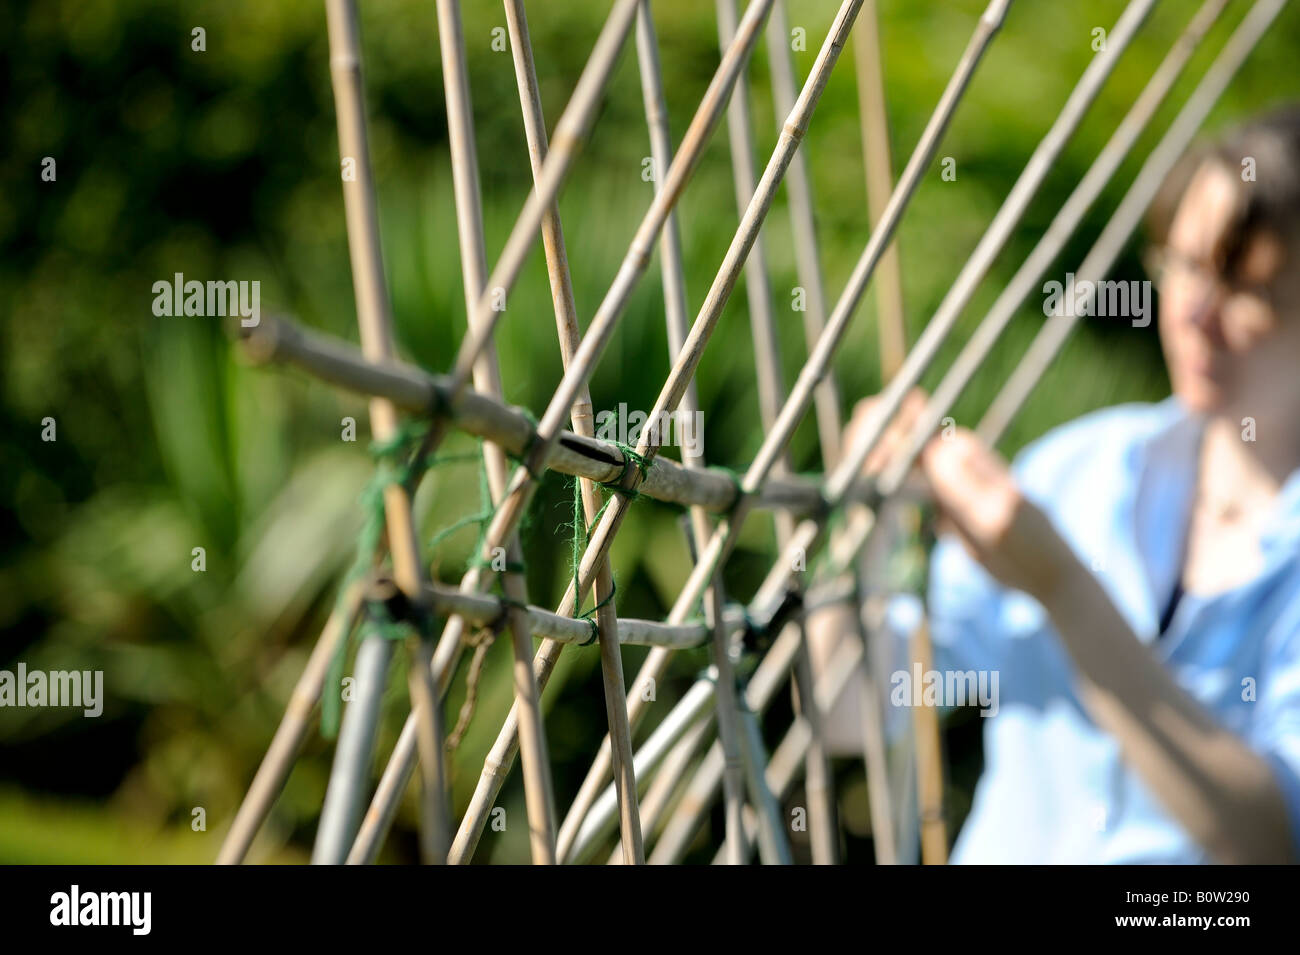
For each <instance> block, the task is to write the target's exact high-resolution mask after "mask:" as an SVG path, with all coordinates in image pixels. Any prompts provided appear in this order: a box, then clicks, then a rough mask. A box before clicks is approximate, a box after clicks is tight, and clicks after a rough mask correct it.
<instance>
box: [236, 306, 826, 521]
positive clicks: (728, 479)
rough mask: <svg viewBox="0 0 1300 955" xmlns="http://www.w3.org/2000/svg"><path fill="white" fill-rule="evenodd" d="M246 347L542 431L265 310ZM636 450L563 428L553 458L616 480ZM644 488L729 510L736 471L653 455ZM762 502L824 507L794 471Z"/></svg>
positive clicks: (523, 435) (524, 435)
mask: <svg viewBox="0 0 1300 955" xmlns="http://www.w3.org/2000/svg"><path fill="white" fill-rule="evenodd" d="M238 334H239V337H240V338H241V339H242V340H243V353H244V354H245V356H246V357H247V358H248V359H249V360H251V361H253V362H255V363H263V362H282V363H286V364H291V365H294V366H295V367H298V368H301V369H303V370H304V371H307V372H309V373H310V374H311V375H312V376H313V377H315V378H318V379H320V380H321V381H325V382H327V383H329V384H333V385H337V386H338V387H341V388H345V389H347V390H349V391H354V392H356V393H358V394H363V395H371V396H381V397H385V398H388V399H390V400H391V401H392V402H393V403H394V404H396V405H397V406H398V407H399V408H402V409H404V410H407V411H411V412H415V413H424V414H429V415H434V414H440V413H449V414H450V415H451V417H452V420H453V421H454V423H455V425H456V427H457V428H459V429H460V430H462V431H464V432H465V433H466V434H471V435H474V436H475V437H479V438H483V439H485V440H487V441H491V442H493V443H494V444H498V445H500V446H501V447H503V448H505V449H506V450H507V451H508V452H510V453H511V454H513V455H516V456H520V455H522V454H523V453H524V451H525V450H526V449H527V448H528V447H530V446H531V445H532V444H533V442H534V441H535V437H536V434H537V430H536V427H535V426H534V424H533V422H532V420H531V419H530V417H529V416H528V415H527V413H525V412H524V411H522V410H520V409H518V408H515V407H513V406H511V405H507V404H503V403H502V402H499V401H496V400H495V399H492V398H489V397H487V396H486V395H481V394H479V393H477V392H475V391H466V392H465V393H464V394H463V395H462V397H461V399H460V401H459V402H458V403H457V405H456V407H455V409H454V410H449V409H448V406H447V404H446V401H445V399H446V397H447V396H448V395H449V394H450V391H449V388H450V384H449V381H448V379H447V378H446V377H445V376H441V375H431V374H429V373H428V372H426V371H424V370H423V369H421V368H418V367H416V366H415V365H410V364H407V363H405V362H400V361H387V362H381V363H373V362H368V361H366V360H365V358H364V357H362V355H361V353H360V352H359V351H358V350H357V349H356V347H355V346H353V345H351V344H349V343H347V342H344V341H342V340H341V339H336V338H331V337H329V336H326V335H323V334H321V333H319V332H313V331H311V330H309V329H307V328H304V327H302V326H300V325H298V324H297V323H295V322H292V321H290V320H289V319H285V318H272V317H270V316H263V317H262V320H261V322H260V323H259V324H258V326H257V327H256V328H251V329H240V330H239V332H238ZM628 463H629V462H628V458H627V456H626V455H625V454H624V453H623V451H622V449H620V448H619V446H618V445H617V444H615V443H613V442H610V441H606V440H604V439H602V438H588V437H583V436H581V435H578V434H575V433H573V432H572V431H567V430H566V431H562V432H561V433H560V437H559V439H558V440H557V441H556V443H555V447H554V448H553V449H552V451H551V454H550V456H549V457H548V458H547V459H546V464H545V466H546V467H547V468H549V469H551V470H553V471H558V472H559V473H561V474H569V475H573V476H575V477H583V478H587V479H589V480H591V481H595V482H596V483H598V484H613V483H614V482H615V481H617V480H618V479H619V478H620V477H621V476H622V475H624V474H625V473H626V472H627V471H628ZM636 490H637V493H639V494H644V495H646V496H647V497H652V498H654V499H655V500H658V501H663V502H665V503H668V504H680V505H682V506H683V507H692V506H698V507H703V508H705V509H706V510H708V511H710V512H713V513H722V512H725V511H727V510H728V509H729V508H731V507H732V506H734V505H735V503H736V500H737V493H738V492H737V485H736V478H735V476H734V475H733V474H732V473H731V472H729V471H724V470H721V469H702V470H691V469H689V468H686V467H684V466H683V465H681V464H678V463H677V462H676V461H671V460H668V459H666V458H661V457H660V458H656V459H655V460H654V461H651V462H647V464H646V474H645V481H644V483H642V484H640V485H639V486H638V487H637V489H636ZM755 506H756V507H758V508H760V509H761V508H774V509H775V508H780V509H783V510H788V511H790V512H791V513H793V514H797V515H805V514H815V513H819V512H820V511H821V510H822V508H823V502H822V498H821V492H820V490H819V482H818V478H817V476H816V475H813V476H809V477H797V476H791V477H786V478H781V479H773V480H771V481H769V482H768V483H767V485H766V486H765V487H764V488H763V491H762V492H761V493H760V494H759V495H758V500H757V501H756V502H755Z"/></svg>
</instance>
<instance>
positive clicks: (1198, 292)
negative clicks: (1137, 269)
mask: <svg viewBox="0 0 1300 955" xmlns="http://www.w3.org/2000/svg"><path fill="white" fill-rule="evenodd" d="M1142 264H1143V265H1144V266H1146V270H1147V273H1148V274H1149V275H1150V276H1151V277H1152V279H1154V280H1155V283H1156V284H1157V285H1159V286H1161V287H1162V288H1168V287H1169V286H1171V285H1173V284H1175V283H1181V284H1183V285H1184V286H1185V287H1187V288H1189V289H1192V290H1193V291H1194V295H1193V297H1194V298H1195V299H1197V300H1198V301H1205V300H1206V299H1208V298H1209V297H1210V296H1211V295H1214V296H1216V297H1217V296H1222V301H1228V300H1229V299H1232V298H1235V297H1237V296H1242V297H1246V298H1253V299H1257V300H1259V301H1261V302H1265V303H1268V302H1271V300H1272V287H1271V285H1270V283H1268V282H1242V281H1240V280H1239V279H1236V278H1230V277H1226V276H1224V275H1223V273H1222V272H1221V271H1220V270H1219V269H1218V268H1217V267H1215V266H1213V265H1210V264H1209V263H1207V262H1203V261H1200V260H1199V259H1194V258H1192V257H1191V256H1189V255H1186V254H1184V253H1182V252H1179V251H1177V250H1175V249H1171V248H1170V247H1169V246H1167V245H1161V246H1152V247H1151V248H1148V249H1147V250H1146V252H1145V253H1143V256H1142Z"/></svg>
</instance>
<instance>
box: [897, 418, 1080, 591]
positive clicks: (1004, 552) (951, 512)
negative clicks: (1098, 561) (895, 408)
mask: <svg viewBox="0 0 1300 955" xmlns="http://www.w3.org/2000/svg"><path fill="white" fill-rule="evenodd" d="M921 465H922V469H923V471H924V474H925V478H926V481H927V483H928V484H929V486H930V492H931V494H932V495H933V497H934V501H935V504H936V505H937V507H938V508H939V510H940V512H941V514H942V515H943V516H944V517H945V518H947V520H948V521H949V522H951V524H952V525H953V527H954V528H955V529H956V531H957V534H958V536H959V537H961V539H962V542H963V543H964V544H965V545H966V549H967V550H969V551H970V553H971V556H973V557H974V558H975V559H976V560H978V561H979V562H980V563H981V564H983V565H984V568H985V569H986V570H988V572H989V573H990V574H992V575H993V576H994V577H996V578H997V579H998V580H999V581H1000V582H1001V583H1003V584H1004V585H1005V586H1007V587H1011V588H1013V589H1015V590H1023V591H1024V592H1026V593H1028V594H1030V595H1031V596H1033V597H1036V598H1037V599H1038V600H1039V602H1040V603H1043V604H1044V605H1047V604H1048V603H1049V601H1051V600H1052V599H1053V598H1054V597H1055V596H1056V594H1057V593H1058V591H1059V589H1060V588H1061V586H1062V584H1063V582H1065V578H1068V577H1069V576H1070V574H1071V571H1072V569H1073V568H1078V567H1081V565H1079V564H1078V561H1077V560H1073V559H1072V556H1073V555H1072V553H1071V552H1070V550H1069V547H1068V545H1066V543H1065V542H1064V541H1063V540H1062V539H1061V536H1060V535H1059V534H1058V533H1057V532H1056V528H1054V527H1053V526H1052V523H1051V521H1049V520H1048V519H1047V516H1046V515H1045V514H1044V513H1043V512H1042V511H1041V510H1039V508H1038V507H1037V506H1035V505H1034V504H1032V503H1031V502H1030V501H1028V500H1026V499H1025V497H1024V495H1022V494H1021V493H1020V489H1019V488H1018V487H1017V486H1016V482H1015V480H1014V479H1013V478H1012V476H1011V471H1010V470H1009V469H1008V468H1007V465H1006V463H1005V462H1004V461H1003V460H1002V458H1001V457H999V456H998V454H997V453H996V452H995V451H992V450H991V449H989V448H988V447H987V446H985V444H984V442H983V441H981V440H980V439H979V438H977V437H976V436H975V435H974V434H973V433H971V432H970V431H967V430H966V429H964V428H958V429H955V430H954V431H952V432H951V433H950V434H947V435H944V436H941V437H937V438H934V439H933V440H932V441H931V442H930V444H929V445H927V446H926V449H925V452H924V454H923V455H922V457H921Z"/></svg>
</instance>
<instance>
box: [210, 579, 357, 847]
mask: <svg viewBox="0 0 1300 955" xmlns="http://www.w3.org/2000/svg"><path fill="white" fill-rule="evenodd" d="M366 586H367V581H365V580H357V581H354V582H353V583H352V585H351V586H350V587H348V589H347V591H346V592H345V593H344V595H343V599H342V600H341V601H340V602H339V604H338V606H336V607H335V608H334V610H333V612H332V613H331V614H330V616H329V619H328V620H327V621H325V627H324V629H322V630H321V635H320V639H319V640H317V641H316V646H315V648H314V649H313V650H312V652H311V656H310V657H309V658H308V659H307V665H306V666H305V667H303V670H302V673H301V674H300V675H299V676H298V682H297V683H296V684H294V688H293V692H292V693H291V694H290V695H289V702H288V704H287V705H286V706H285V708H284V717H283V718H282V719H281V720H280V725H279V726H278V727H277V728H276V731H275V735H274V736H272V737H271V745H270V746H268V747H267V749H266V755H265V756H263V757H262V762H261V765H259V766H258V767H257V773H256V775H254V776H253V782H252V783H251V784H250V785H249V787H248V793H247V794H246V795H245V796H244V801H243V802H242V803H241V804H240V806H239V811H238V812H237V813H235V821H234V822H233V823H232V824H231V826H230V831H229V832H228V833H226V838H225V841H224V842H222V844H221V851H220V852H219V853H218V855H217V865H239V864H240V863H241V862H243V861H244V857H245V856H246V855H247V854H248V849H249V847H250V846H251V845H252V844H253V839H254V838H256V836H257V833H258V830H259V829H261V828H262V824H263V823H264V822H266V817H267V816H268V815H270V812H271V806H272V805H273V804H274V803H275V800H276V797H277V796H279V795H280V792H281V791H282V790H283V789H284V784H285V782H286V781H287V780H288V778H289V772H290V771H291V770H292V769H293V764H294V762H296V761H297V759H298V749H299V747H301V746H302V741H303V740H304V739H305V738H306V737H307V731H308V729H310V727H311V716H312V712H313V711H314V710H315V709H316V704H317V703H319V702H320V695H321V688H322V687H323V686H324V685H325V678H326V674H327V673H328V672H329V667H330V661H332V660H333V659H334V653H335V651H336V650H337V649H338V645H339V643H340V641H343V640H346V639H347V637H348V634H350V633H351V632H352V628H353V627H354V626H356V622H357V618H358V617H359V616H360V614H361V598H362V595H363V594H364V593H365V589H366Z"/></svg>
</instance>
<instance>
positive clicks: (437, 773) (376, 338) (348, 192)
mask: <svg viewBox="0 0 1300 955" xmlns="http://www.w3.org/2000/svg"><path fill="white" fill-rule="evenodd" d="M325 10H326V20H327V25H328V32H329V43H330V73H331V75H332V78H333V87H334V102H335V111H336V113H337V114H338V135H339V152H340V153H341V155H342V156H343V157H344V158H345V159H347V158H350V159H353V160H354V161H355V178H354V179H346V178H345V179H344V183H343V198H344V211H345V213H346V217H347V226H348V229H347V232H348V251H349V258H350V259H351V263H352V276H353V284H354V285H355V289H356V305H357V322H358V324H359V325H360V328H361V345H362V350H363V352H364V353H365V355H366V357H367V358H368V359H370V360H372V361H382V360H386V359H389V358H391V357H392V355H393V332H392V316H391V310H390V305H389V301H388V290H387V287H386V285H385V282H384V267H383V258H382V253H381V251H380V243H379V218H378V209H377V203H376V201H375V188H374V177H373V173H372V171H371V167H370V148H369V144H368V142H367V137H366V119H365V103H364V86H363V82H362V76H361V44H360V36H359V33H360V28H359V24H358V20H357V11H356V4H355V3H354V2H352V0H326V5H325ZM370 426H371V433H372V434H373V436H374V438H375V440H376V441H381V442H382V441H388V440H390V439H391V438H392V436H393V434H394V433H395V431H396V430H397V409H396V408H395V407H394V406H393V404H392V403H391V402H389V401H385V400H382V399H374V400H372V401H371V403H370ZM384 510H385V517H386V522H387V526H388V538H389V547H390V549H391V553H392V559H393V575H394V578H395V579H396V581H397V585H398V587H400V588H401V589H402V591H403V592H404V593H405V594H406V595H407V596H408V598H409V599H411V600H412V601H413V602H418V600H419V596H420V586H421V584H422V581H423V572H422V571H421V569H420V551H419V544H418V542H417V540H416V533H415V522H414V519H413V517H412V514H411V501H410V497H409V495H408V493H407V491H406V489H405V488H403V487H400V486H398V485H389V486H388V487H386V488H384ZM385 646H387V645H386V644H385ZM388 649H391V648H388ZM387 652H388V651H387V649H385V650H384V651H382V652H381V651H380V650H379V649H377V648H376V649H374V650H372V651H370V652H369V653H368V655H367V658H368V659H370V658H373V662H374V663H375V665H376V670H378V669H379V668H378V662H379V659H380V657H381V656H383V655H384V654H385V653H387ZM384 682H385V679H384V677H383V675H382V674H380V675H378V677H377V679H375V680H372V681H369V682H367V683H366V685H365V687H364V690H362V691H360V692H365V693H372V694H375V697H374V700H373V701H372V700H365V701H362V700H360V699H358V701H357V703H358V706H359V708H360V712H362V713H368V712H370V708H371V707H372V706H374V707H377V706H378V699H379V696H380V695H382V693H383V688H384ZM428 690H429V688H428V687H424V688H423V691H421V692H420V695H421V696H422V697H424V698H425V700H426V702H428V703H430V706H429V707H428V708H426V709H423V710H416V711H414V713H415V716H416V727H417V730H418V731H419V733H420V734H421V739H422V743H423V749H424V751H425V752H426V753H429V754H434V755H435V762H434V764H433V765H430V766H425V767H424V773H425V776H424V786H425V789H426V790H427V796H426V802H425V804H424V806H423V808H424V809H425V811H426V813H425V815H426V818H425V825H426V828H427V829H428V831H430V832H431V833H434V835H432V836H431V837H430V838H431V839H432V840H433V841H434V843H436V844H438V845H442V844H445V839H446V836H445V834H439V831H440V830H445V829H446V827H447V820H448V812H447V805H446V803H447V799H446V783H445V779H446V774H445V771H444V769H443V766H442V759H441V754H442V735H441V726H440V720H439V713H438V708H439V705H440V704H439V703H438V701H437V699H436V696H437V694H436V691H435V692H434V696H433V697H432V698H429V696H428ZM413 705H414V701H413ZM353 723H354V725H358V726H359V735H358V737H357V739H358V742H359V743H360V744H362V745H358V747H357V748H356V749H354V750H351V751H350V757H351V758H352V759H353V760H354V761H353V762H350V763H344V764H340V761H339V755H341V752H342V751H341V748H340V754H339V755H336V760H335V766H336V768H337V769H338V771H339V775H338V776H336V777H332V778H331V789H332V790H333V791H334V792H335V793H337V794H339V795H337V796H336V797H335V799H331V797H330V794H329V793H328V792H327V794H326V800H325V804H324V806H323V807H322V812H321V823H320V830H319V831H318V839H317V852H316V855H315V857H316V859H317V860H318V861H321V862H341V861H342V860H343V856H344V852H345V847H346V845H347V843H348V842H349V841H350V840H351V838H352V835H353V831H352V829H351V828H350V827H351V826H352V825H354V819H353V816H352V813H351V807H352V802H353V800H354V798H355V797H356V796H358V795H359V793H360V787H361V786H362V785H363V784H364V780H365V777H366V776H367V775H368V772H369V765H368V764H369V760H370V749H371V747H372V746H373V734H370V735H367V734H366V733H364V732H363V730H364V729H365V726H364V723H363V721H362V720H360V719H357V720H354V721H353ZM367 740H369V743H367V742H366V741H367ZM335 779H337V780H338V782H337V784H336V783H335ZM336 805H337V806H338V807H339V811H338V813H337V814H336V813H335V812H334V811H333V807H334V806H336ZM326 849H329V851H328V852H327V851H325V850H326ZM428 861H434V860H428ZM436 861H441V857H439V858H438V859H437V860H436Z"/></svg>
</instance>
